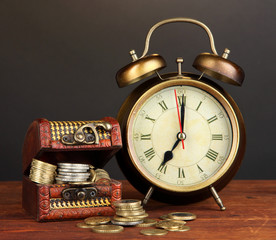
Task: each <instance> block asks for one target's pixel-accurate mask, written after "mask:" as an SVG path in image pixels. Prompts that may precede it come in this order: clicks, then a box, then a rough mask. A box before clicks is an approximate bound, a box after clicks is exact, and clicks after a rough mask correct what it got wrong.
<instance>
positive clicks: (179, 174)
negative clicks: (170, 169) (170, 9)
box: [178, 168, 185, 178]
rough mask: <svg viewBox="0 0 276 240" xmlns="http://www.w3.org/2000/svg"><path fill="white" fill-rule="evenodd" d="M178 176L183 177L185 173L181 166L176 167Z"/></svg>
mask: <svg viewBox="0 0 276 240" xmlns="http://www.w3.org/2000/svg"><path fill="white" fill-rule="evenodd" d="M178 178H185V173H184V169H183V168H178Z"/></svg>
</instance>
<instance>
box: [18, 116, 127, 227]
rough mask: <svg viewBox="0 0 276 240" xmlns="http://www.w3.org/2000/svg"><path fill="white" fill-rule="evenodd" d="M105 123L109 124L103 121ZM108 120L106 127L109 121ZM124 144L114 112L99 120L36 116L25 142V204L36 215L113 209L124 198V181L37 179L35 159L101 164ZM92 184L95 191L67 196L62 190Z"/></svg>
mask: <svg viewBox="0 0 276 240" xmlns="http://www.w3.org/2000/svg"><path fill="white" fill-rule="evenodd" d="M104 124H106V125H104ZM106 126H108V127H106ZM121 147H122V142H121V133H120V126H119V124H118V122H117V121H116V120H115V119H114V118H111V117H106V118H103V119H102V120H100V121H48V120H47V119H37V120H35V121H34V122H33V123H32V124H31V125H30V127H29V129H28V131H27V133H26V136H25V140H24V145H23V182H22V185H23V186H22V205H23V208H24V209H25V210H26V211H27V212H28V213H30V214H31V215H32V216H33V217H34V218H35V219H36V220H37V221H49V220H65V219H76V218H86V217H89V216H94V215H113V214H114V212H115V211H114V206H113V204H112V203H113V202H114V201H117V200H120V199H121V183H120V182H119V181H116V180H113V179H111V180H106V179H100V180H98V181H97V182H95V183H91V184H90V185H89V186H87V185H84V186H82V185H81V184H80V185H73V186H72V185H71V184H68V183H65V184H64V183H61V184H55V183H53V184H39V183H35V182H33V181H31V179H30V178H29V174H30V168H31V162H32V160H33V159H34V158H35V159H39V160H40V161H43V162H46V163H50V164H52V165H57V164H58V163H61V162H63V163H64V162H67V163H68V162H69V163H85V164H91V165H93V166H94V167H96V168H103V167H104V165H105V164H106V163H107V162H108V161H109V160H110V159H111V157H112V156H113V155H114V154H115V153H116V152H117V151H118V150H119V149H120V148H121ZM87 187H89V188H93V189H94V190H95V193H96V194H94V195H93V197H91V196H90V197H87V198H85V199H69V200H68V199H64V198H63V195H62V191H64V190H66V189H68V188H73V189H76V191H78V190H79V189H80V190H82V191H84V192H85V191H86V190H87V189H86V188H87Z"/></svg>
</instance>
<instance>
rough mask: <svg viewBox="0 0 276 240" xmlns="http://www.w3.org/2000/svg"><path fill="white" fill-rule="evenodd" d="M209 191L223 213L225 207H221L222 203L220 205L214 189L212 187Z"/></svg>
mask: <svg viewBox="0 0 276 240" xmlns="http://www.w3.org/2000/svg"><path fill="white" fill-rule="evenodd" d="M210 191H211V193H212V195H213V198H214V199H215V201H216V203H217V204H218V205H219V207H220V210H221V211H224V210H225V209H226V207H224V206H223V203H222V201H221V199H220V197H219V195H218V193H217V191H216V189H215V188H214V187H213V186H212V185H211V186H210Z"/></svg>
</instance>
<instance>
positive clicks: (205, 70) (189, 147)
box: [116, 18, 246, 210]
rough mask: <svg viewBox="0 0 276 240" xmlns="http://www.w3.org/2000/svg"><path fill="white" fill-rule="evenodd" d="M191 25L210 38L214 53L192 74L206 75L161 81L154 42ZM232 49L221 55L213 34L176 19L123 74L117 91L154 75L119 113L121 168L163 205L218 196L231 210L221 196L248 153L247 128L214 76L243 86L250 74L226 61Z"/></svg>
mask: <svg viewBox="0 0 276 240" xmlns="http://www.w3.org/2000/svg"><path fill="white" fill-rule="evenodd" d="M174 22H185V23H191V24H195V25H197V26H200V27H201V28H203V29H204V30H205V32H206V33H207V35H208V37H209V40H210V47H211V50H212V53H201V54H200V55H199V56H197V57H196V59H195V61H194V63H193V67H195V68H196V69H197V70H199V71H200V72H201V74H199V75H198V74H194V73H187V72H183V71H182V62H183V59H182V58H180V57H178V58H177V59H176V63H177V71H176V72H174V73H165V74H160V73H159V71H160V70H161V69H163V68H164V67H165V66H166V62H165V60H164V58H163V57H161V56H160V55H158V54H151V55H147V52H148V49H149V42H150V37H151V35H152V33H153V32H154V30H155V29H156V28H158V27H160V26H162V25H164V24H169V23H174ZM229 53H230V50H229V49H225V51H224V53H223V54H222V56H219V55H218V53H217V51H216V48H215V44H214V39H213V35H212V33H211V31H210V29H209V28H208V27H207V26H206V25H205V24H203V23H202V22H200V21H198V20H195V19H190V18H172V19H166V20H163V21H161V22H159V23H157V24H155V25H154V26H153V27H152V28H151V29H150V30H149V32H148V34H147V37H146V42H145V50H144V52H143V54H142V56H141V57H139V58H138V57H137V55H136V53H135V51H134V50H132V51H130V55H131V57H132V62H131V63H130V64H128V65H127V66H125V67H123V68H122V69H120V70H119V71H118V72H117V75H116V80H117V83H118V85H119V87H125V86H128V85H130V84H133V83H135V82H138V81H140V80H142V79H144V78H146V77H148V76H151V75H153V74H156V76H155V77H153V78H152V79H149V80H147V81H146V82H144V83H142V84H141V85H139V86H138V87H137V88H136V89H134V91H133V92H132V93H131V94H130V95H129V96H128V98H127V99H126V100H125V102H124V103H123V105H122V106H121V108H120V110H119V113H118V121H119V123H120V126H121V131H122V140H123V148H122V149H121V150H120V151H119V152H118V154H117V156H116V157H117V161H118V164H119V166H120V168H121V170H122V171H123V173H124V175H125V176H126V178H127V179H128V180H129V182H130V183H131V184H132V185H133V186H134V187H135V188H136V189H138V190H139V191H140V192H142V193H143V194H145V198H144V201H143V204H144V205H145V204H146V203H147V201H148V200H149V199H150V197H152V198H154V199H156V200H158V201H163V202H170V203H175V204H177V203H181V204H182V203H187V202H191V201H199V200H202V199H204V198H207V197H209V196H213V197H214V199H215V200H216V202H217V204H218V205H219V207H220V209H221V210H225V207H224V205H223V202H222V200H221V199H220V197H219V195H218V192H219V191H220V190H221V189H222V188H223V187H224V186H226V184H227V183H228V182H229V181H230V180H231V179H232V178H233V176H234V175H235V173H236V172H237V170H238V169H239V166H240V164H241V161H242V158H243V156H244V152H245V143H246V135H245V126H244V121H243V117H242V114H241V112H240V110H239V108H238V106H237V104H236V103H235V102H234V100H233V99H232V97H231V96H230V95H229V94H228V93H227V92H226V91H225V90H223V89H222V87H220V86H219V85H218V84H216V83H214V82H213V81H211V80H209V79H207V78H206V77H205V76H204V75H208V76H210V77H213V78H215V79H217V80H221V81H223V82H226V83H229V84H232V85H236V86H241V85H242V82H243V80H244V72H243V70H242V68H241V67H239V66H238V65H237V64H235V63H233V62H231V61H230V60H228V59H227V58H228V55H229Z"/></svg>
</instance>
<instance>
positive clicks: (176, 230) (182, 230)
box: [164, 226, 191, 232]
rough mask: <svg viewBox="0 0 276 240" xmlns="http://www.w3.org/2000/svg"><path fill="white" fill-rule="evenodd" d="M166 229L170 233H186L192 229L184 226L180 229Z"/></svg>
mask: <svg viewBox="0 0 276 240" xmlns="http://www.w3.org/2000/svg"><path fill="white" fill-rule="evenodd" d="M164 229H166V230H167V231H170V232H186V231H189V230H190V229H191V228H190V227H189V226H182V227H179V228H164Z"/></svg>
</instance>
